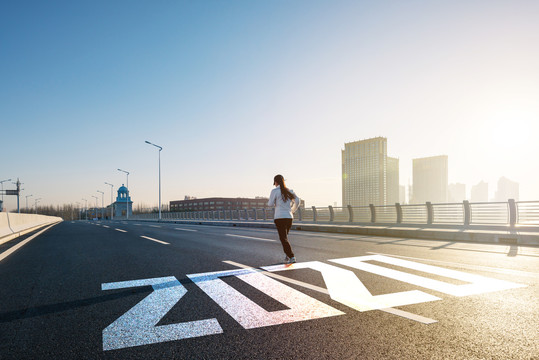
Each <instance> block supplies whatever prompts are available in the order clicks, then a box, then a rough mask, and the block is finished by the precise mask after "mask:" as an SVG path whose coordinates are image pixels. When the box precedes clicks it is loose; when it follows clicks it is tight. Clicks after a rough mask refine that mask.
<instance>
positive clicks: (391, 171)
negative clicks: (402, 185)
mask: <svg viewBox="0 0 539 360" xmlns="http://www.w3.org/2000/svg"><path fill="white" fill-rule="evenodd" d="M386 181H387V184H386V185H387V201H386V204H387V205H394V204H395V203H400V199H399V192H400V189H399V159H397V158H392V157H389V156H388V157H387V180H386Z"/></svg>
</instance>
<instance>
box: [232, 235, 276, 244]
mask: <svg viewBox="0 0 539 360" xmlns="http://www.w3.org/2000/svg"><path fill="white" fill-rule="evenodd" d="M225 235H226V236H232V237H237V238H242V239H251V240H259V241H270V242H276V241H277V240H273V239H264V238H259V237H253V236H244V235H234V234H225Z"/></svg>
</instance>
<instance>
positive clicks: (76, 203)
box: [75, 201, 81, 220]
mask: <svg viewBox="0 0 539 360" xmlns="http://www.w3.org/2000/svg"><path fill="white" fill-rule="evenodd" d="M75 205H77V212H78V213H79V215H78V216H77V217H78V218H79V220H80V216H81V215H80V203H79V202H77V201H76V202H75Z"/></svg>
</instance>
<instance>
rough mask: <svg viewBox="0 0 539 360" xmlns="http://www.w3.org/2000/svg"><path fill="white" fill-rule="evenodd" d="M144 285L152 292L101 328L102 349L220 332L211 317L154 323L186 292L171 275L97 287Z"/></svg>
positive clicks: (111, 287)
mask: <svg viewBox="0 0 539 360" xmlns="http://www.w3.org/2000/svg"><path fill="white" fill-rule="evenodd" d="M148 285H151V286H152V288H153V292H152V293H151V294H150V295H148V296H147V297H146V298H144V299H143V300H142V301H140V302H139V303H138V304H137V305H135V306H134V307H132V308H131V309H130V310H129V311H128V312H126V313H125V314H123V315H122V316H120V317H119V318H118V319H117V320H116V321H114V322H113V323H112V324H110V325H109V326H107V327H106V328H105V330H103V350H104V351H107V350H114V349H122V348H127V347H133V346H140V345H148V344H155V343H161V342H165V341H174V340H182V339H188V338H193V337H199V336H207V335H214V334H221V333H222V332H223V329H222V328H221V326H220V325H219V322H218V321H217V319H215V318H213V319H206V320H198V321H189V322H184V323H178V324H168V325H160V326H157V324H158V323H159V321H160V320H161V319H162V318H163V317H164V316H165V315H166V314H167V313H168V312H169V310H170V309H172V308H173V307H174V305H176V303H178V301H180V299H181V298H182V297H183V296H184V295H185V294H186V293H187V289H186V288H185V287H184V286H183V285H182V284H181V283H180V282H179V281H178V280H177V279H176V278H175V277H174V276H168V277H162V278H154V279H144V280H134V281H121V282H115V283H106V284H101V290H115V289H125V288H132V287H139V286H148Z"/></svg>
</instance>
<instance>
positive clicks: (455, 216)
mask: <svg viewBox="0 0 539 360" xmlns="http://www.w3.org/2000/svg"><path fill="white" fill-rule="evenodd" d="M273 212H274V210H273V209H254V208H253V209H241V210H214V211H191V212H169V213H162V219H164V220H211V221H224V220H238V221H261V220H266V221H267V220H273ZM130 218H132V219H133V220H135V219H140V220H144V219H157V218H158V214H157V213H150V214H138V215H133V216H132V217H130ZM294 220H295V221H298V222H315V223H354V224H388V225H389V224H393V225H395V224H411V225H414V224H417V225H425V224H440V225H501V226H504V225H505V226H515V225H539V201H515V200H513V199H509V200H508V201H507V202H482V203H470V202H468V201H466V200H465V201H463V202H462V203H444V204H432V203H430V202H427V203H425V204H410V205H401V204H395V205H384V206H374V205H369V206H347V207H333V206H328V207H314V206H313V207H311V208H300V209H298V211H297V212H296V213H295V214H294Z"/></svg>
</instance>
